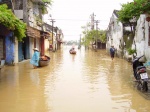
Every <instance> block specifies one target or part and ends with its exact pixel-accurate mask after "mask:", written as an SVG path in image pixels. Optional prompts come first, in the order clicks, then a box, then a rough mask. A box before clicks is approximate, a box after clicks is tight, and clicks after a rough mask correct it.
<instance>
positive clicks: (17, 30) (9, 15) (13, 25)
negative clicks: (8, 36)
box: [0, 4, 26, 41]
mask: <svg viewBox="0 0 150 112" xmlns="http://www.w3.org/2000/svg"><path fill="white" fill-rule="evenodd" d="M0 24H2V25H4V26H5V27H7V28H8V29H9V30H12V31H13V32H14V35H15V36H16V37H17V39H18V41H22V39H23V38H24V37H26V35H25V32H26V24H25V23H24V22H22V21H21V20H19V19H18V18H17V17H16V16H15V15H14V14H13V12H12V11H11V10H10V9H8V7H7V5H6V4H3V5H0Z"/></svg>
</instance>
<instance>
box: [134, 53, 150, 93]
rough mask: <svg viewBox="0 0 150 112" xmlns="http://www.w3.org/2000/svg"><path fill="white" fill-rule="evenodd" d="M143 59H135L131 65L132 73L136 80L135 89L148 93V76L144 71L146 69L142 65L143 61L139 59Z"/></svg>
mask: <svg viewBox="0 0 150 112" xmlns="http://www.w3.org/2000/svg"><path fill="white" fill-rule="evenodd" d="M142 57H144V55H143V56H140V57H135V58H134V60H133V62H132V65H133V71H134V77H135V79H136V82H137V83H138V85H137V87H138V88H139V89H140V90H142V91H144V92H146V91H148V74H147V71H146V67H145V66H144V65H143V63H144V62H143V60H141V58H142Z"/></svg>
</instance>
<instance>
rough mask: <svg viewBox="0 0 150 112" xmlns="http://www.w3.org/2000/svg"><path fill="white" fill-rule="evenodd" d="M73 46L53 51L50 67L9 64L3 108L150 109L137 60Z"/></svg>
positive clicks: (0, 99) (51, 111) (24, 111)
mask: <svg viewBox="0 0 150 112" xmlns="http://www.w3.org/2000/svg"><path fill="white" fill-rule="evenodd" d="M70 48H71V47H70V46H64V47H63V48H62V49H61V50H58V51H57V52H50V53H49V55H50V57H51V61H50V64H49V66H46V67H43V68H38V69H33V67H32V65H30V64H29V60H28V61H24V62H21V63H19V64H17V65H16V66H7V67H4V69H2V71H1V77H0V112H149V111H150V100H148V99H147V98H146V97H145V96H144V95H143V94H142V93H141V92H139V91H138V90H137V89H136V88H135V87H134V83H133V81H132V80H133V76H132V65H131V64H130V63H128V62H127V61H125V60H123V59H119V58H116V57H115V59H114V61H112V60H111V58H110V56H109V55H108V54H106V51H105V50H98V51H97V52H94V51H91V50H85V49H84V47H82V49H80V50H78V49H77V47H76V50H77V54H76V55H71V54H69V49H70Z"/></svg>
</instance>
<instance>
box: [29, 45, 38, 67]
mask: <svg viewBox="0 0 150 112" xmlns="http://www.w3.org/2000/svg"><path fill="white" fill-rule="evenodd" d="M33 50H34V54H33V56H32V58H31V60H30V63H31V64H32V65H33V68H34V69H35V68H37V67H38V66H39V59H40V52H39V50H38V48H34V49H33Z"/></svg>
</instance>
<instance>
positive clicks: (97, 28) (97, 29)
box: [95, 20, 99, 51]
mask: <svg viewBox="0 0 150 112" xmlns="http://www.w3.org/2000/svg"><path fill="white" fill-rule="evenodd" d="M95 23H96V33H97V34H96V40H95V42H96V49H95V51H97V38H98V23H99V21H98V20H96V21H95Z"/></svg>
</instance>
